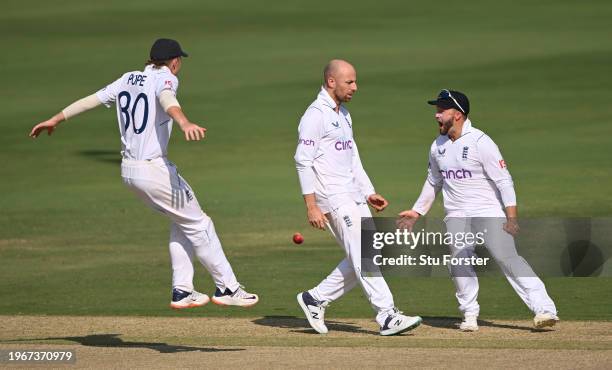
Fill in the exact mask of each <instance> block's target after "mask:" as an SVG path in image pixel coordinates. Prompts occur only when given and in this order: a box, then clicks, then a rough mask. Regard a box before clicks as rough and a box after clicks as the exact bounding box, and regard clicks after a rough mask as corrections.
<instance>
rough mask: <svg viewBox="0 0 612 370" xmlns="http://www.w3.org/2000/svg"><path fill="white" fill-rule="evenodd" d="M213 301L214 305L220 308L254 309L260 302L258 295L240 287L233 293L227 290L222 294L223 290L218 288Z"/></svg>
mask: <svg viewBox="0 0 612 370" xmlns="http://www.w3.org/2000/svg"><path fill="white" fill-rule="evenodd" d="M211 300H212V302H213V303H214V304H218V305H220V306H240V307H253V306H255V305H256V304H257V302H259V297H258V296H257V294H253V293H248V292H247V291H245V290H244V289H243V287H242V286H240V287H239V288H238V289H236V291H235V292H233V293H232V291H231V290H229V289H227V288H226V289H225V292H221V290H220V289H219V288H217V290H216V291H215V295H214V296H213V297H212V299H211Z"/></svg>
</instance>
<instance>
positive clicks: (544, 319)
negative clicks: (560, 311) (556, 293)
mask: <svg viewBox="0 0 612 370" xmlns="http://www.w3.org/2000/svg"><path fill="white" fill-rule="evenodd" d="M557 321H559V318H558V317H557V316H556V315H553V314H552V313H548V312H545V313H539V314H536V315H535V317H534V318H533V326H535V327H536V328H538V329H540V328H545V327H547V326H554V325H555V324H556V323H557Z"/></svg>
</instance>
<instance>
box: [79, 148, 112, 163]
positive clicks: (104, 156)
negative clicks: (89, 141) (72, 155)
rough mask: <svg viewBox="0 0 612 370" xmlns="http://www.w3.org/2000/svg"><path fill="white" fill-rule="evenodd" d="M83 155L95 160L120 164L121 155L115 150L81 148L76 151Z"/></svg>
mask: <svg viewBox="0 0 612 370" xmlns="http://www.w3.org/2000/svg"><path fill="white" fill-rule="evenodd" d="M77 153H78V154H79V155H81V156H83V157H88V158H91V159H93V160H95V161H99V162H106V163H112V164H121V155H120V154H119V152H118V151H116V150H95V149H92V150H81V151H78V152H77Z"/></svg>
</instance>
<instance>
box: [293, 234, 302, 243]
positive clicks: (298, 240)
mask: <svg viewBox="0 0 612 370" xmlns="http://www.w3.org/2000/svg"><path fill="white" fill-rule="evenodd" d="M293 242H294V243H295V244H302V243H303V242H304V237H303V236H302V234H300V233H295V234H293Z"/></svg>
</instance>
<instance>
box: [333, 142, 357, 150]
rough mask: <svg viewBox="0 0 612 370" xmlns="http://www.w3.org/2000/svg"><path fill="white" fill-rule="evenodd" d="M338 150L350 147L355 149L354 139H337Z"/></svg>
mask: <svg viewBox="0 0 612 370" xmlns="http://www.w3.org/2000/svg"><path fill="white" fill-rule="evenodd" d="M335 147H336V150H348V149H353V140H346V141H340V140H338V141H336V145H335Z"/></svg>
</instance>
